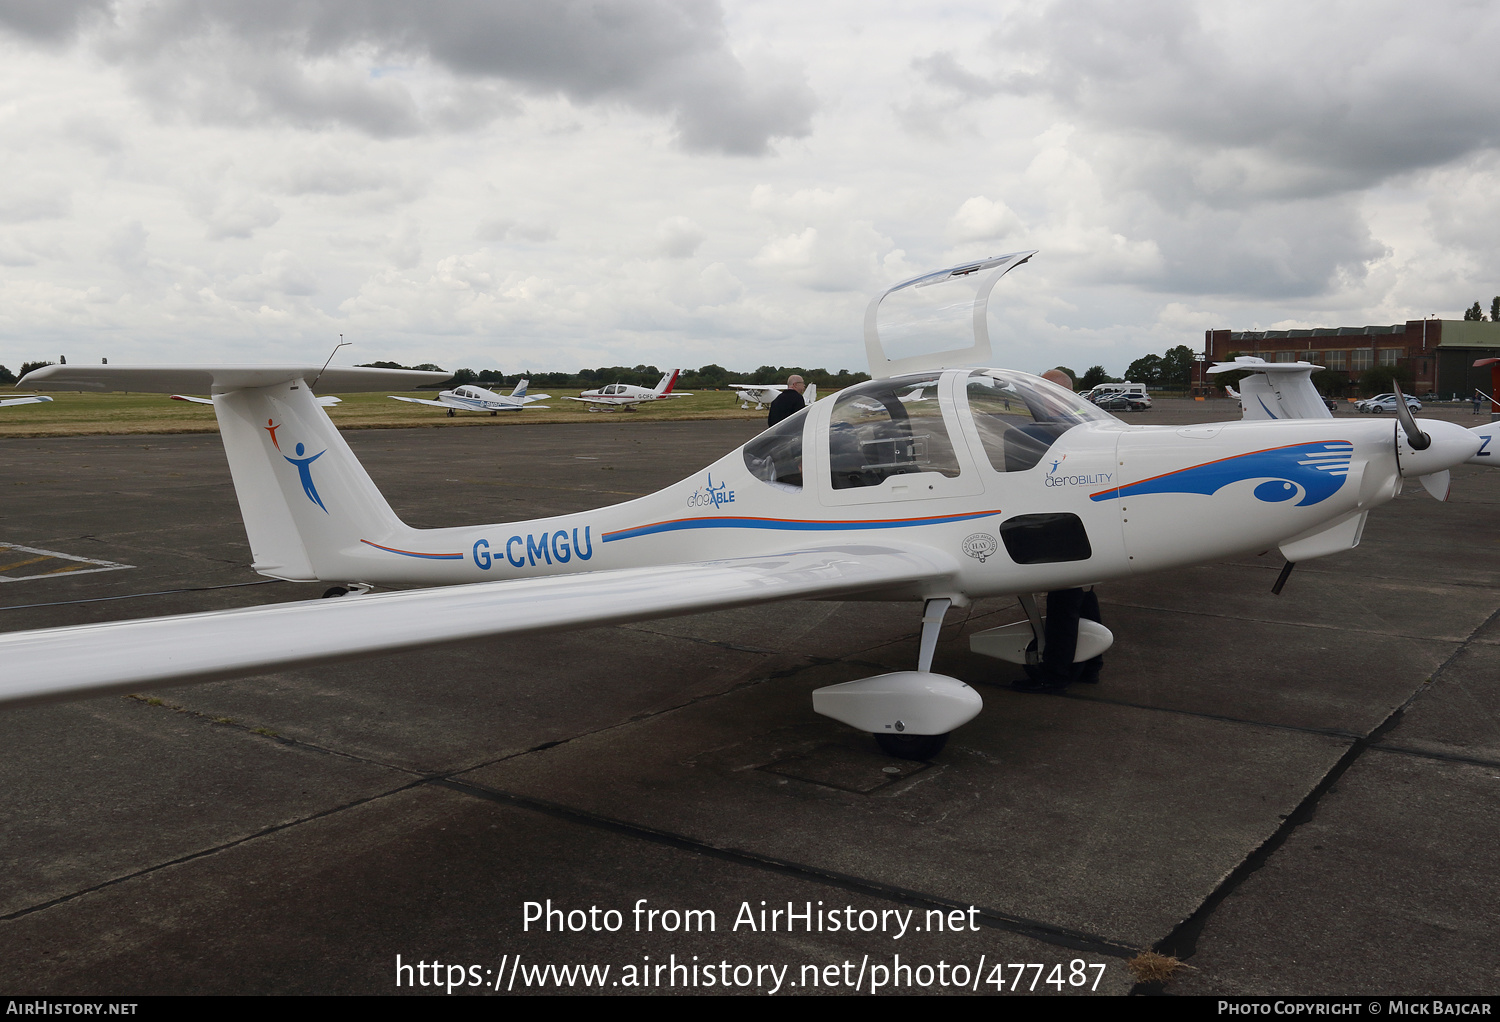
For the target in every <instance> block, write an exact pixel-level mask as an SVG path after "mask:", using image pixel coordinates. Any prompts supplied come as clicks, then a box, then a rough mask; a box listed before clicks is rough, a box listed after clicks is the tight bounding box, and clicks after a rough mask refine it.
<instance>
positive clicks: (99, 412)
mask: <svg viewBox="0 0 1500 1022" xmlns="http://www.w3.org/2000/svg"><path fill="white" fill-rule="evenodd" d="M25 393H26V392H24V391H11V390H9V389H6V390H0V396H4V397H13V396H14V397H18V396H22V395H23V394H25ZM548 393H550V394H552V400H549V401H544V402H542V403H543V404H545V405H547V406H548V407H547V408H544V409H537V408H532V409H529V410H526V411H520V412H500V413H498V414H496V415H493V416H492V415H488V414H486V413H483V412H459V413H458V414H457V415H455V416H453V417H452V418H450V417H449V416H448V414H447V413H446V412H445V411H444V410H443V409H441V408H430V407H428V406H426V405H413V404H407V403H406V402H404V401H392V400H391V399H390V397H389V396H388V395H386V394H383V393H377V394H349V395H340V396H341V397H343V399H344V401H343V404H340V405H335V406H334V407H332V408H330V409H328V413H329V415H330V416H331V417H332V419H333V421H334V424H335V425H337V426H339V427H341V428H349V429H396V428H406V427H411V426H433V427H448V426H466V427H468V426H484V427H502V426H522V425H526V424H527V423H542V422H593V421H596V420H598V421H606V420H608V421H617V420H618V421H622V422H632V421H642V422H644V421H658V420H663V419H678V420H681V419H759V420H761V421H762V422H764V421H765V417H766V413H765V411H764V410H761V411H758V412H757V411H755V409H754V406H753V405H752V406H751V408H750V409H749V410H742V409H741V408H740V403H739V399H738V398H737V397H736V396H735V394H734V393H733V392H732V391H727V390H720V391H714V390H710V391H695V392H694V393H693V396H692V397H682V398H672V399H670V400H666V401H652V402H649V403H647V404H643V405H638V406H637V407H636V408H635V410H633V411H628V412H627V411H609V412H590V411H589V410H588V409H587V408H586V407H585V406H584V405H580V404H575V403H574V402H572V401H562V400H558V399H559V398H561V397H563V396H564V395H569V396H573V397H576V396H577V395H578V391H576V390H559V391H548ZM406 396H407V397H423V398H429V399H430V398H433V397H436V393H435V392H433V391H413V392H408V393H407V394H406ZM51 397H53V398H54V400H53V401H52V402H51V403H50V404H39V405H14V406H12V407H10V408H0V437H37V436H88V435H99V434H131V433H217V432H218V431H219V427H218V424H217V423H216V422H215V420H214V410H213V409H212V408H210V407H208V406H207V405H198V404H193V403H191V402H188V401H173V400H172V399H171V398H170V397H168V396H167V395H166V394H75V393H68V392H64V391H59V392H56V393H53V394H52V395H51Z"/></svg>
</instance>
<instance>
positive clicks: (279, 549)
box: [31, 365, 447, 581]
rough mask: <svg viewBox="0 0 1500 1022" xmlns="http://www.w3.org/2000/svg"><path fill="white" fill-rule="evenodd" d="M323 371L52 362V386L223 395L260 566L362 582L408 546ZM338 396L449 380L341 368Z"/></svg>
mask: <svg viewBox="0 0 1500 1022" xmlns="http://www.w3.org/2000/svg"><path fill="white" fill-rule="evenodd" d="M319 374H320V370H319V367H317V366H63V365H58V366H49V367H47V369H42V370H37V371H35V372H33V373H32V374H31V376H32V377H34V378H35V380H36V385H37V386H39V387H41V388H44V389H47V390H95V391H104V390H127V389H128V390H133V391H137V392H140V391H145V392H148V393H153V392H159V393H172V392H173V391H183V390H186V391H189V392H191V391H193V390H197V391H199V392H202V391H207V390H211V391H212V393H213V405H214V413H215V414H216V415H217V416H218V419H219V433H220V436H221V438H222V439H223V441H224V453H225V454H226V455H227V457H228V459H229V472H230V475H231V477H232V478H233V479H234V492H235V496H236V497H238V498H239V503H240V514H241V515H242V516H243V517H244V519H245V532H246V533H247V534H248V535H249V537H250V550H251V553H252V554H253V556H254V561H253V566H254V568H255V570H256V571H258V572H260V573H262V574H265V575H271V576H273V577H276V578H284V579H289V580H292V581H313V580H316V579H348V580H354V579H362V578H365V577H366V571H367V568H368V566H369V565H370V564H371V562H372V558H373V556H374V555H377V554H378V551H377V550H376V549H375V548H376V547H377V546H383V547H385V548H387V549H389V548H392V547H395V548H406V547H409V546H410V545H411V544H412V540H413V538H415V536H416V535H417V530H415V529H411V528H409V527H408V526H406V525H405V524H403V523H402V522H401V520H400V519H399V518H397V517H396V514H395V512H394V511H392V510H391V507H390V505H389V504H388V503H386V500H385V498H384V497H383V496H381V493H380V491H379V490H378V489H377V488H376V487H375V483H374V482H373V481H372V480H371V479H370V477H369V475H368V474H367V473H366V472H365V469H364V466H363V465H361V464H360V463H359V460H358V459H357V458H355V456H354V452H353V451H351V450H350V449H349V445H348V444H346V443H345V442H344V438H343V437H342V436H340V435H339V431H338V430H337V429H336V428H335V427H334V425H333V422H332V420H330V419H329V418H328V414H327V413H326V412H325V411H324V410H323V409H322V407H320V402H319V399H318V398H316V397H314V396H313V392H312V388H311V387H309V386H308V384H307V382H306V380H307V379H312V378H317V377H318V376H319ZM321 377H322V382H323V383H325V384H329V387H328V389H330V390H332V389H340V390H345V391H372V390H402V389H407V388H408V387H410V386H415V385H417V384H419V383H429V382H436V381H437V380H441V379H446V378H447V374H445V373H427V372H414V371H407V372H402V371H397V370H384V369H365V368H352V369H351V368H337V369H331V370H328V371H325V372H322V374H321Z"/></svg>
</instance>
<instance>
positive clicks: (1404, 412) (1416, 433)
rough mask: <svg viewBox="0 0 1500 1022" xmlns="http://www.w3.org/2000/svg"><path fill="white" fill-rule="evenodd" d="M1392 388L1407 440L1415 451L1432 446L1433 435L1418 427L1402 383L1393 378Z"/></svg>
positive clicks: (1398, 416)
mask: <svg viewBox="0 0 1500 1022" xmlns="http://www.w3.org/2000/svg"><path fill="white" fill-rule="evenodd" d="M1391 389H1392V390H1394V391H1395V392H1396V418H1398V419H1399V420H1401V428H1402V429H1403V430H1405V431H1406V442H1407V443H1408V444H1410V445H1411V449H1412V450H1414V451H1425V450H1427V448H1429V447H1431V446H1432V437H1430V436H1428V435H1427V434H1426V433H1423V432H1422V430H1421V429H1420V428H1418V426H1417V419H1416V416H1414V415H1412V413H1411V409H1410V408H1408V407H1406V395H1405V394H1403V393H1401V384H1399V383H1397V382H1396V381H1395V380H1394V379H1392V380H1391ZM1438 499H1439V500H1441V499H1442V498H1441V497H1439V498H1438Z"/></svg>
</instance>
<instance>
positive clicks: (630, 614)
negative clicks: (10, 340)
mask: <svg viewBox="0 0 1500 1022" xmlns="http://www.w3.org/2000/svg"><path fill="white" fill-rule="evenodd" d="M957 570H958V566H957V565H956V564H955V563H954V562H953V561H952V560H951V558H949V557H948V556H947V555H945V554H943V553H941V552H939V551H935V550H931V549H929V548H925V547H916V546H913V547H901V546H896V545H892V544H880V545H875V544H857V543H856V544H848V545H840V546H831V547H825V548H821V549H812V550H802V551H794V552H791V553H787V554H782V555H773V556H763V557H744V558H735V559H731V560H720V561H701V562H697V563H690V564H674V565H666V566H654V567H645V568H620V569H615V570H610V571H594V572H581V573H578V574H572V575H552V576H544V577H541V578H528V579H515V580H511V581H503V582H481V583H478V584H475V585H461V586H450V587H447V588H441V589H416V590H409V591H406V592H392V593H380V594H376V595H371V596H346V597H342V598H338V599H327V600H309V601H305V602H299V603H278V604H271V605H269V606H264V607H251V608H247V609H241V610H225V611H210V612H207V613H201V614H185V615H178V616H175V617H161V618H147V619H145V620H134V621H114V622H108V623H104V624H91V625H75V626H72V627H68V628H51V629H45V630H40V631H26V632H11V633H8V634H0V663H3V664H5V668H6V669H5V673H4V675H3V677H0V703H7V702H8V703H32V702H43V701H47V700H55V699H74V698H79V697H82V696H89V695H102V694H104V693H109V692H129V691H137V690H140V689H150V688H159V687H163V686H168V685H181V684H185V683H188V682H198V681H209V680H213V679H216V678H230V677H236V676H239V675H246V674H256V673H261V672H264V671H271V670H281V669H285V668H289V667H296V666H300V665H304V664H312V663H319V662H327V661H334V660H349V659H354V658H357V657H367V656H379V655H382V654H387V653H394V652H397V651H399V650H407V649H416V648H419V647H423V646H432V645H436V644H439V643H445V642H457V641H461V640H465V639H480V638H488V637H490V636H496V635H509V634H515V633H524V632H536V631H542V630H546V629H560V628H575V627H580V626H585V625H601V624H614V623H618V622H622V621H633V620H641V619H646V618H655V617H669V616H672V615H676V614H696V613H700V612H702V611H707V610H718V609H722V608H726V607H736V606H743V605H746V604H753V603H760V602H767V601H771V600H790V599H806V598H812V597H838V596H847V595H852V594H855V593H868V592H880V591H886V590H892V589H896V590H903V589H908V590H909V589H911V588H913V587H920V586H921V585H922V584H923V583H924V582H933V583H936V584H938V585H942V584H943V580H945V579H947V578H949V577H951V576H952V575H953V574H954V573H955V572H956V571H957Z"/></svg>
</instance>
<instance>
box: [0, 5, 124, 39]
mask: <svg viewBox="0 0 1500 1022" xmlns="http://www.w3.org/2000/svg"><path fill="white" fill-rule="evenodd" d="M109 5H110V0H45V2H37V0H0V25H3V26H5V27H6V28H8V29H10V30H11V31H12V32H15V33H16V34H18V35H21V36H24V37H26V38H28V39H35V40H38V41H41V42H61V41H64V40H66V39H68V38H69V37H71V36H72V35H73V34H74V33H76V32H77V31H78V28H79V25H80V24H81V23H83V22H85V21H86V20H88V19H89V18H90V17H91V16H98V15H102V14H104V12H105V11H107V10H108V9H109Z"/></svg>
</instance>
